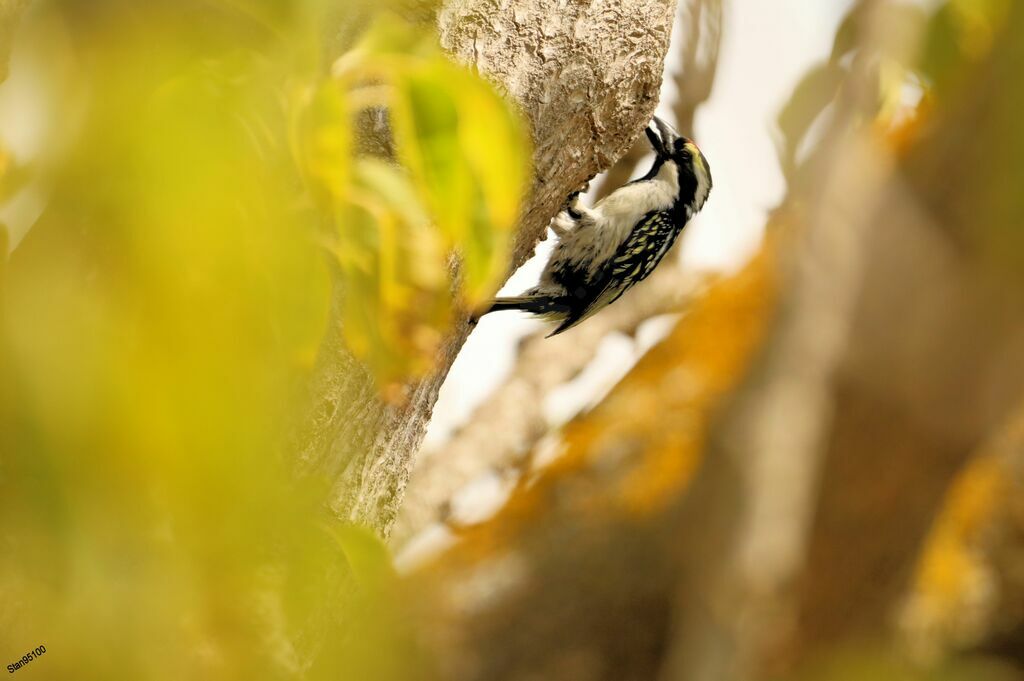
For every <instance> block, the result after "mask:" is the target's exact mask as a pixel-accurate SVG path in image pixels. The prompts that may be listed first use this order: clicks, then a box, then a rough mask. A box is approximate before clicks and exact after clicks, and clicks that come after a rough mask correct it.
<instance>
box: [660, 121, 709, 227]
mask: <svg viewBox="0 0 1024 681" xmlns="http://www.w3.org/2000/svg"><path fill="white" fill-rule="evenodd" d="M645 132H646V133H647V139H648V140H650V142H651V146H652V147H653V148H654V153H655V154H657V156H658V160H659V161H660V162H662V163H667V162H670V161H671V162H673V163H675V165H676V166H677V167H678V168H679V200H680V201H681V202H682V203H684V204H686V205H688V206H690V208H691V211H692V213H696V212H697V211H699V210H700V209H701V208H702V207H703V206H704V202H705V201H707V199H708V194H710V193H711V186H712V181H711V167H710V166H708V160H707V159H706V158H705V157H704V154H703V153H702V152H701V150H700V149H698V148H697V145H696V144H694V143H693V141H692V140H690V139H687V138H686V137H683V136H682V135H680V134H679V133H677V132H676V131H675V130H674V129H673V128H672V126H671V125H669V124H668V123H666V122H665V121H663V120H661V119H660V118H658V117H657V116H655V117H654V120H653V121H652V122H651V125H650V126H648V127H647V130H645Z"/></svg>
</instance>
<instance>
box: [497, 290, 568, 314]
mask: <svg viewBox="0 0 1024 681" xmlns="http://www.w3.org/2000/svg"><path fill="white" fill-rule="evenodd" d="M503 310H522V311H523V312H530V313H532V314H536V315H564V314H566V313H567V312H568V311H569V306H568V305H566V304H565V303H564V302H563V301H562V299H561V298H559V297H555V296H546V295H532V296H531V295H527V296H509V297H506V298H495V299H494V301H493V302H492V303H491V305H490V307H488V308H487V309H486V310H484V311H483V312H481V313H480V315H479V316H480V317H482V316H484V315H485V314H487V313H489V312H501V311H503Z"/></svg>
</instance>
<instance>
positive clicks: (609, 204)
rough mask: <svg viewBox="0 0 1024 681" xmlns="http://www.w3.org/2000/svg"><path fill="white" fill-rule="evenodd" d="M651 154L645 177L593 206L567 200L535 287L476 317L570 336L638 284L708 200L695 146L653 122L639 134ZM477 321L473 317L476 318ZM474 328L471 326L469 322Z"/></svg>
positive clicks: (707, 176) (704, 168)
mask: <svg viewBox="0 0 1024 681" xmlns="http://www.w3.org/2000/svg"><path fill="white" fill-rule="evenodd" d="M644 132H645V134H646V135H647V139H648V141H649V142H650V144H651V147H652V148H653V149H654V154H655V157H654V163H653V164H652V165H651V168H650V170H649V171H647V173H646V174H645V175H644V176H643V177H641V178H639V179H636V180H633V181H631V182H629V183H627V184H625V185H623V186H622V187H619V188H618V189H616V190H615V191H614V192H612V193H611V194H609V195H608V196H607V197H605V198H604V199H602V200H601V201H599V202H598V203H597V204H595V205H594V207H593V208H587V207H586V206H584V205H583V204H582V202H581V198H580V196H581V190H578V191H575V192H573V193H572V194H570V195H569V198H568V199H567V201H566V205H565V207H564V208H563V210H562V211H561V212H560V213H559V214H558V215H556V216H555V217H554V219H553V220H552V221H551V225H550V226H551V230H552V231H553V232H554V233H555V236H557V237H558V243H557V244H556V245H555V247H554V249H553V250H552V252H551V255H550V257H549V258H548V261H547V264H546V265H545V266H544V270H543V272H542V273H541V276H540V281H539V283H538V284H537V285H536V286H534V287H533V288H531V289H529V290H527V291H525V292H524V293H523V294H522V295H518V296H510V297H501V298H496V299H495V300H494V301H492V302H491V304H490V306H489V307H488V308H487V309H486V310H485V311H484V312H483V314H488V313H490V312H500V311H503V310H522V311H525V312H529V313H531V314H533V315H535V316H538V317H541V318H544V319H547V320H550V321H555V322H558V323H559V324H558V326H557V328H555V330H554V331H552V332H551V333H550V334H549V336H548V337H549V338H550V337H551V336H555V335H557V334H560V333H562V332H564V331H567V330H569V329H571V328H572V327H574V326H576V325H577V324H579V323H580V322H582V321H584V320H585V319H587V318H589V317H590V316H592V315H593V314H595V313H596V312H598V311H600V310H601V309H603V308H605V307H607V306H608V305H610V304H612V303H614V302H615V301H616V300H618V299H619V298H620V297H621V296H622V294H624V293H625V292H626V291H628V290H629V289H630V288H632V287H633V286H635V285H636V284H638V283H640V282H641V281H643V280H644V279H646V278H647V277H648V276H649V275H650V274H651V272H653V271H654V269H655V268H656V267H657V266H658V264H659V263H660V262H661V261H662V259H663V258H664V257H665V254H666V253H667V252H668V250H669V248H671V247H672V244H673V243H675V240H676V237H678V236H679V233H680V232H681V231H682V230H683V228H684V227H685V226H686V224H687V223H688V222H689V221H690V220H691V219H692V218H693V216H694V215H696V214H697V213H698V212H699V211H700V209H701V208H703V207H704V203H705V202H706V201H707V199H708V195H709V194H710V193H711V187H712V180H711V168H710V167H709V166H708V161H707V159H706V158H705V157H704V154H703V153H702V152H701V150H700V149H699V148H698V147H697V145H696V144H695V143H694V142H693V141H692V140H690V139H688V138H687V137H683V136H681V135H679V134H678V133H677V132H676V131H675V130H674V129H673V128H672V127H671V126H670V125H669V124H668V123H666V122H665V121H663V120H662V119H660V118H658V117H657V116H655V117H654V118H653V120H652V121H651V123H650V125H648V127H647V128H646V129H645V131H644ZM483 314H481V315H480V316H483ZM474 321H475V320H474Z"/></svg>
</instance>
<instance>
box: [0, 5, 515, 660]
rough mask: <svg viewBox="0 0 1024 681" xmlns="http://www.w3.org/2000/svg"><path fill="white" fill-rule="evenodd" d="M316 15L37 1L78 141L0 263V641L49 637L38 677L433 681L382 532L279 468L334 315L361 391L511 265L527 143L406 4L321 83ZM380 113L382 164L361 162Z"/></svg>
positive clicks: (410, 356) (69, 126)
mask: <svg viewBox="0 0 1024 681" xmlns="http://www.w3.org/2000/svg"><path fill="white" fill-rule="evenodd" d="M385 5H386V3H382V5H381V8H383V7H384V6H385ZM325 6H326V3H319V2H284V1H277V2H275V1H271V0H265V1H257V0H219V1H210V2H207V1H203V0H185V1H179V2H170V1H168V2H163V1H154V2H147V3H137V2H125V1H121V0H95V1H93V2H89V3H80V2H74V1H72V0H67V1H64V2H50V3H45V4H43V5H42V6H41V7H40V8H39V11H38V14H37V15H36V17H35V19H34V21H35V22H37V26H36V29H35V30H37V31H38V32H39V33H38V35H41V36H42V37H43V38H45V39H44V40H37V41H35V44H34V46H33V49H34V50H38V51H39V52H40V54H41V55H43V57H44V59H43V60H42V61H43V63H46V64H53V71H52V73H50V74H49V75H50V76H52V77H53V78H54V79H60V78H62V77H64V76H63V75H62V74H64V73H65V71H64V67H66V66H67V62H68V61H69V60H70V62H71V68H70V71H69V72H70V74H71V76H70V78H69V79H67V80H64V81H60V86H61V87H62V88H64V92H65V94H66V101H65V102H64V103H63V104H62V106H64V105H66V107H67V108H66V112H61V113H62V114H64V113H66V115H62V116H58V117H57V120H58V121H59V123H60V125H61V126H62V128H63V130H62V134H64V135H66V136H67V138H68V139H69V140H70V142H69V143H68V144H67V145H66V147H62V149H61V152H60V158H59V159H58V162H57V163H55V164H54V168H55V170H54V172H53V174H52V176H50V177H48V178H46V179H47V184H48V187H49V199H48V204H47V208H46V211H45V213H44V215H43V216H42V218H41V219H40V220H39V222H38V223H37V224H36V225H34V226H33V228H32V230H31V231H30V232H29V234H28V235H27V237H26V238H25V239H24V240H23V241H22V242H21V243H20V244H19V245H18V246H17V248H16V249H15V250H14V252H13V253H12V254H11V256H10V258H9V261H7V262H5V263H3V267H2V268H0V275H2V277H3V278H2V280H0V654H3V656H4V659H5V661H10V660H14V659H17V658H19V657H20V656H21V655H22V654H24V652H25V651H26V650H30V649H32V648H34V647H35V646H37V645H45V646H47V650H48V654H47V655H46V656H45V658H41V659H40V660H39V661H38V662H36V663H35V665H33V667H34V669H33V671H31V672H27V673H30V674H33V675H34V677H36V678H61V679H68V678H75V679H118V678H125V679H182V678H188V679H206V678H210V679H212V678H217V679H233V678H238V679H253V678H269V679H273V678H299V677H301V678H306V679H317V678H331V679H370V680H372V679H412V678H424V677H427V676H429V664H428V663H427V661H425V660H423V659H421V657H420V655H419V653H417V652H416V650H415V646H414V645H413V643H412V640H411V636H410V634H409V633H408V632H407V631H405V630H404V624H403V621H404V620H403V617H402V616H401V608H400V601H401V599H400V597H399V594H398V585H397V582H396V580H395V579H394V577H393V575H392V574H391V571H390V565H389V559H388V556H387V551H386V549H385V548H384V547H383V545H382V544H380V543H379V541H378V540H376V538H374V537H373V536H372V535H371V534H369V533H368V532H364V531H362V530H358V529H357V528H351V527H345V526H340V525H338V524H337V523H336V522H334V521H333V520H332V519H331V518H330V517H329V514H328V513H326V511H325V510H324V500H325V499H326V493H327V485H328V482H329V481H321V480H315V479H303V480H298V479H296V476H294V475H293V471H292V464H293V463H294V462H293V457H292V456H291V455H290V453H289V452H288V450H287V442H288V441H289V435H290V433H291V430H292V429H293V428H294V424H295V423H296V422H301V417H300V415H298V414H296V413H295V407H294V405H297V404H303V403H304V400H303V399H301V396H302V395H303V394H304V389H305V381H306V379H307V378H308V376H309V373H310V370H311V368H312V365H313V361H314V358H315V356H316V353H317V350H318V348H319V346H320V343H321V340H322V339H323V337H324V334H325V333H326V334H333V333H344V334H345V338H346V340H347V342H348V344H349V345H350V347H351V348H352V350H353V351H354V352H356V353H357V355H359V356H360V357H362V358H364V359H365V360H366V361H367V363H368V364H369V365H370V366H371V367H372V368H373V370H374V371H375V373H376V375H377V376H378V377H379V379H380V381H381V385H385V384H386V383H387V382H389V381H398V380H402V379H404V378H406V377H408V376H410V375H412V374H415V373H416V372H422V371H425V370H426V369H427V368H428V367H429V365H430V360H431V353H432V352H433V350H434V346H436V344H437V342H438V339H439V338H440V337H441V334H442V333H443V332H444V330H445V328H446V326H447V324H448V323H449V321H450V318H451V309H452V305H453V304H454V302H455V301H456V300H458V299H459V298H460V297H461V299H462V300H464V301H465V302H467V303H472V302H473V301H477V300H479V299H481V298H482V297H484V296H486V295H488V294H489V293H490V292H491V291H492V289H493V288H494V287H495V286H496V284H497V279H498V277H499V276H500V275H501V274H502V273H503V271H504V268H505V266H506V264H505V257H506V251H507V244H508V241H509V238H510V236H511V232H512V229H513V226H514V224H515V221H516V217H517V212H518V202H519V198H520V192H521V191H522V189H523V186H524V183H525V181H526V177H527V167H526V159H527V158H528V157H529V151H528V148H527V145H526V143H525V140H524V133H523V129H522V126H521V124H520V123H519V121H518V118H517V117H516V115H515V113H514V112H513V111H512V110H511V109H510V108H509V107H508V106H507V105H506V104H505V103H504V102H503V101H502V100H501V99H500V98H499V97H498V96H497V95H496V94H495V93H494V92H493V91H492V90H491V88H490V87H489V86H488V85H487V84H486V83H484V82H483V81H481V80H480V79H479V78H477V77H476V76H474V75H472V74H470V73H469V72H467V71H465V70H464V69H462V68H460V67H457V66H455V65H453V64H451V63H450V62H449V61H448V60H447V59H446V58H445V57H444V55H443V54H442V53H441V51H440V49H439V48H438V47H437V46H436V45H435V44H434V42H433V38H432V37H431V36H430V35H429V33H427V34H424V33H423V32H422V29H418V28H415V27H412V26H409V25H407V24H404V23H403V22H402V21H400V20H397V19H394V18H390V19H388V18H383V19H379V20H377V21H378V23H376V25H375V28H373V29H372V30H371V31H370V32H369V33H368V35H367V37H366V39H365V40H364V41H363V42H362V43H360V45H359V46H358V47H357V48H355V49H354V50H353V51H352V52H350V53H348V54H347V55H345V56H344V57H343V58H342V60H341V61H340V62H339V63H338V66H337V67H336V68H335V70H334V74H333V75H332V76H327V75H325V74H324V70H325V69H324V68H323V66H322V54H323V51H322V43H323V41H322V40H321V37H322V33H323V26H322V23H323V21H324V19H323V17H324V7H325ZM381 8H378V11H379V10H380V9H381ZM48 57H49V58H48ZM58 65H59V66H58ZM377 106H382V107H386V108H387V109H388V110H389V111H390V118H389V120H390V122H391V125H392V128H393V129H394V131H395V134H396V143H395V145H394V148H395V149H396V159H397V161H399V162H398V163H395V162H392V161H390V160H385V159H377V158H368V157H358V158H357V157H356V156H355V155H354V152H353V149H354V148H355V146H354V139H355V138H356V134H357V131H356V129H355V125H356V124H355V121H356V120H358V117H357V115H356V114H358V113H359V112H360V111H361V110H363V109H364V108H366V107H377ZM6 251H7V248H6V247H4V248H3V249H2V251H0V253H6ZM454 260H457V261H458V262H459V266H458V269H459V271H460V272H461V277H462V280H463V281H464V283H465V285H464V286H463V287H462V288H461V289H460V288H457V287H455V286H454V285H453V284H452V277H451V274H452V267H451V266H450V262H452V261H454ZM332 272H333V273H334V274H336V275H337V276H336V277H332ZM332 286H337V287H340V290H341V293H342V300H343V301H344V302H343V305H342V308H343V312H342V319H341V320H340V321H341V324H340V327H339V326H338V325H335V324H332V323H331V321H332V317H331V311H330V310H331V304H330V299H331V295H332ZM382 651H385V652H384V654H382ZM22 673H26V672H22Z"/></svg>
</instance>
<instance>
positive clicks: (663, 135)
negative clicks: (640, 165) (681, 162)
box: [644, 116, 679, 158]
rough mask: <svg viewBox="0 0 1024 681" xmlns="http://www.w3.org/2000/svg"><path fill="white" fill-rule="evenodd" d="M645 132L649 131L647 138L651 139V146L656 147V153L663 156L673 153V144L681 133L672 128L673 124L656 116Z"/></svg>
mask: <svg viewBox="0 0 1024 681" xmlns="http://www.w3.org/2000/svg"><path fill="white" fill-rule="evenodd" d="M652 127H653V129H652ZM644 132H646V133H647V139H648V140H649V141H650V143H651V146H652V147H654V153H656V154H657V155H658V156H660V157H661V158H667V157H669V156H671V155H672V149H673V145H674V144H675V141H676V139H678V137H679V135H678V134H677V133H676V131H675V130H673V129H672V126H671V125H669V124H668V123H666V122H665V121H663V120H661V119H660V118H658V117H657V116H655V117H654V120H653V121H651V126H648V128H647V129H646V130H645V131H644Z"/></svg>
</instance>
